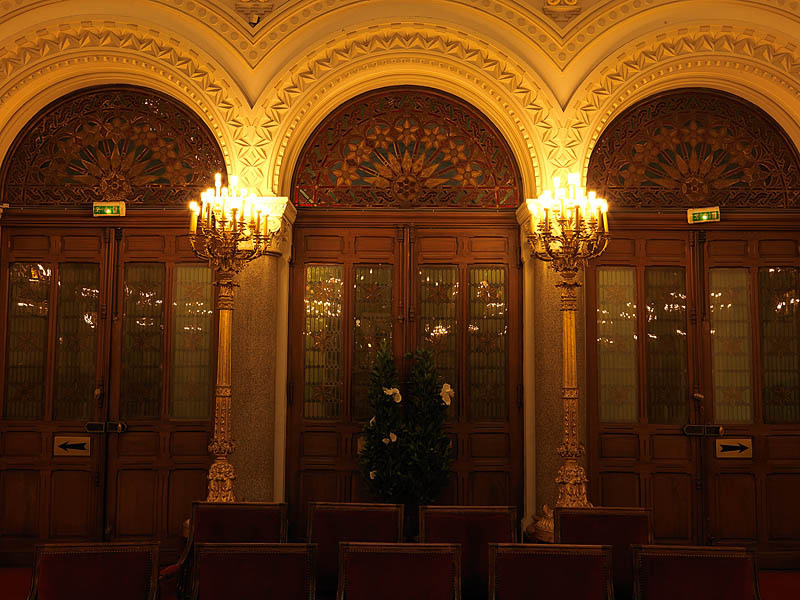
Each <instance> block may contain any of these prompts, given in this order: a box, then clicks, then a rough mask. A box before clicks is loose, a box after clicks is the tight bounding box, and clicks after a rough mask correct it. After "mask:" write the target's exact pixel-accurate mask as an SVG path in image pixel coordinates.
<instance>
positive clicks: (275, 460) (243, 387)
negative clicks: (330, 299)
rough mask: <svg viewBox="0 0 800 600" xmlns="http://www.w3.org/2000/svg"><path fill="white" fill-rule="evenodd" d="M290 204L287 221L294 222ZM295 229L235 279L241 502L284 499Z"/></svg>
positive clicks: (236, 458)
mask: <svg viewBox="0 0 800 600" xmlns="http://www.w3.org/2000/svg"><path fill="white" fill-rule="evenodd" d="M294 215H295V211H294V208H293V207H292V206H291V205H289V206H287V207H286V213H285V214H284V217H285V218H287V220H288V221H289V222H290V223H291V222H293V221H294ZM290 248H291V230H289V231H288V232H287V235H286V239H285V241H284V243H283V245H282V246H281V251H282V254H268V255H265V256H263V257H261V258H258V259H256V260H254V261H253V262H252V263H250V264H249V265H248V266H247V268H246V269H244V270H243V271H242V272H241V273H240V274H239V276H238V277H237V278H236V282H237V283H238V284H239V287H238V288H237V289H236V304H235V306H234V311H233V339H232V344H231V345H232V362H233V364H232V369H233V372H232V377H231V395H232V410H233V428H232V437H233V439H234V440H235V442H236V452H234V453H233V454H232V455H231V457H230V461H231V463H233V466H234V468H235V469H236V500H237V501H239V502H280V501H283V499H284V491H283V479H284V470H285V458H284V457H285V444H286V442H285V440H286V347H287V323H288V289H289V266H288V257H289V251H290Z"/></svg>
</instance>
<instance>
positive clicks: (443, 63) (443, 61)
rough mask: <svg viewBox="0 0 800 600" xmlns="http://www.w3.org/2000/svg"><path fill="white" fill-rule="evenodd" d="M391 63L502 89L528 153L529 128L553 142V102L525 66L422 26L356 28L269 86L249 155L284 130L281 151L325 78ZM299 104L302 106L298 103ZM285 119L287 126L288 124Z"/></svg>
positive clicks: (330, 80)
mask: <svg viewBox="0 0 800 600" xmlns="http://www.w3.org/2000/svg"><path fill="white" fill-rule="evenodd" d="M393 61H394V62H395V63H407V62H416V63H418V64H420V65H424V66H425V67H426V68H429V67H433V68H435V69H437V70H441V69H444V70H445V71H448V72H449V73H451V74H452V73H453V72H454V70H458V71H459V75H461V76H462V77H464V78H465V79H466V81H465V83H466V84H467V85H470V84H471V83H472V82H479V84H480V82H481V81H482V82H483V83H482V85H483V87H484V88H485V89H486V88H488V89H492V88H494V89H496V90H502V91H503V93H504V94H505V96H506V97H507V98H513V100H514V103H515V104H516V106H514V105H512V104H511V103H508V110H509V111H512V118H514V119H515V120H516V121H517V122H518V123H520V125H519V127H520V130H521V131H522V133H523V135H526V144H527V145H528V146H529V153H530V154H532V155H535V152H533V146H532V144H533V143H534V142H533V141H532V137H533V136H532V135H531V131H530V130H532V129H540V130H541V131H542V138H543V141H544V143H545V145H548V143H549V142H550V140H549V137H551V132H552V130H553V126H552V124H550V123H549V122H548V118H549V115H550V110H549V109H550V106H549V102H546V101H545V100H544V99H543V98H541V97H540V96H541V94H540V88H539V86H538V85H536V83H535V82H533V81H532V80H531V78H530V75H529V74H528V73H527V72H526V70H525V69H523V68H522V67H521V66H519V65H517V64H515V63H513V62H512V61H511V60H510V59H509V58H508V57H507V56H505V55H502V54H500V53H498V52H494V51H492V50H491V49H490V48H487V47H486V46H485V45H484V46H483V47H482V46H481V44H480V43H479V42H478V41H477V40H471V39H469V38H465V37H464V36H461V37H460V36H458V35H456V34H451V33H449V32H441V31H420V30H419V29H408V30H405V29H398V30H394V31H378V32H375V31H370V30H368V31H362V32H353V33H351V34H349V35H348V36H347V37H345V38H343V39H339V40H337V41H335V42H329V43H328V44H327V45H326V46H325V47H324V49H322V50H321V51H319V52H317V53H316V54H313V53H312V54H311V55H310V57H309V58H308V59H307V61H305V62H303V63H301V64H298V65H297V66H295V67H294V68H292V69H291V70H290V72H289V74H288V75H287V76H286V77H284V78H283V79H282V80H281V81H278V82H276V83H275V84H274V85H271V86H270V90H271V94H270V96H269V97H267V98H266V99H265V100H264V101H262V102H261V103H260V105H259V106H261V108H262V110H263V111H264V117H263V119H262V120H261V121H260V122H259V123H258V125H257V126H256V128H255V130H256V131H255V137H254V138H253V139H252V147H251V148H250V149H249V152H248V154H249V155H251V156H253V157H255V156H259V155H260V156H261V157H262V158H265V157H266V156H267V153H268V147H269V146H270V145H271V144H272V143H273V140H274V139H276V134H277V132H278V131H280V132H281V133H282V134H283V135H282V136H281V139H284V142H282V145H283V146H284V148H282V149H281V150H279V155H282V153H283V152H284V151H285V145H286V142H285V138H286V131H284V129H286V128H289V129H290V131H291V129H293V128H294V127H295V126H296V123H297V122H298V121H299V119H300V118H301V117H302V116H303V114H305V112H306V111H307V110H308V109H309V108H310V107H311V106H312V105H313V102H314V101H313V100H312V99H310V98H309V97H307V94H309V92H310V90H312V89H314V90H315V93H316V94H318V95H319V94H320V93H322V90H321V89H317V88H318V86H319V85H320V83H321V82H322V81H323V80H324V81H325V85H328V88H329V90H330V89H332V88H333V87H334V86H335V85H336V83H337V81H343V80H344V79H345V78H346V77H347V76H348V73H353V72H355V71H357V70H364V69H366V70H374V71H375V72H376V73H379V72H380V71H381V70H382V69H385V67H387V66H388V67H390V66H391V64H392V62H393ZM354 65H357V66H354ZM470 70H472V71H473V73H475V74H477V73H479V74H480V77H477V76H476V75H475V74H472V75H470ZM497 97H498V98H499V97H500V96H499V95H497ZM345 99H346V97H343V98H342V100H343V101H344V100H345ZM298 102H303V104H300V105H299V104H298ZM506 102H507V101H506ZM479 108H480V107H479ZM522 115H524V118H523V117H522ZM523 120H524V123H523ZM285 123H287V124H289V125H284V124H285ZM526 130H527V133H526ZM280 160H281V158H280V156H279V157H278V163H277V164H276V166H279V164H280ZM274 177H275V178H276V179H275V182H276V183H277V181H278V178H279V175H278V173H274Z"/></svg>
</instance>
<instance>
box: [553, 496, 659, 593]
mask: <svg viewBox="0 0 800 600" xmlns="http://www.w3.org/2000/svg"><path fill="white" fill-rule="evenodd" d="M553 519H554V532H553V534H554V541H555V543H557V544H604V545H609V546H611V547H612V549H613V556H614V561H613V577H614V592H615V594H616V597H617V598H618V599H620V600H629V599H630V598H631V596H632V594H633V557H632V554H631V546H632V545H633V544H652V543H653V527H652V512H651V511H650V509H646V508H610V507H593V508H556V509H555V511H554V512H553Z"/></svg>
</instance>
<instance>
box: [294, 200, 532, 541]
mask: <svg viewBox="0 0 800 600" xmlns="http://www.w3.org/2000/svg"><path fill="white" fill-rule="evenodd" d="M494 216H495V217H497V216H496V215H494ZM336 221H337V219H335V218H332V217H331V216H329V215H325V216H324V217H322V218H320V217H318V216H317V215H315V214H314V213H313V212H312V213H310V214H308V213H306V214H303V213H301V214H299V215H298V219H297V223H296V226H295V231H294V258H293V266H292V272H291V290H290V297H291V298H292V301H291V309H290V342H289V346H290V367H289V376H290V396H289V397H290V406H289V442H288V461H287V470H288V473H287V476H288V484H289V485H288V491H289V504H290V507H291V511H292V515H291V518H292V523H293V525H294V527H295V528H296V530H297V532H298V533H300V534H301V535H302V534H303V533H304V524H305V515H306V507H307V504H308V502H310V501H367V500H372V499H371V498H369V497H368V495H367V493H366V490H365V487H364V485H363V481H362V479H361V475H360V474H359V473H358V470H357V466H356V460H357V457H358V452H359V449H360V439H361V434H362V431H363V426H364V423H365V422H367V421H368V420H369V419H370V417H371V416H372V413H371V412H370V405H369V399H368V398H367V385H368V382H369V373H370V368H371V363H372V358H373V356H374V352H375V349H376V348H377V347H378V345H379V344H380V343H381V342H382V341H383V340H387V341H388V342H389V343H390V344H391V347H392V348H393V349H394V352H395V357H396V363H397V365H398V368H399V370H400V373H401V379H402V377H403V376H404V374H405V370H406V369H407V367H408V361H407V360H406V359H404V356H405V355H406V353H407V352H410V351H413V350H414V349H415V348H430V349H431V350H432V351H433V355H434V360H435V364H436V367H437V369H438V372H439V374H440V375H441V376H442V379H443V381H445V382H448V383H450V384H451V385H452V387H453V388H454V390H455V398H454V401H453V403H452V404H451V406H450V409H449V413H448V425H447V428H448V431H449V433H450V435H451V437H452V448H453V455H454V457H455V460H454V463H453V469H452V470H453V475H452V478H451V481H450V485H449V487H448V488H447V489H446V490H445V492H444V493H443V494H442V496H441V498H440V502H442V503H448V504H476V505H519V504H520V502H521V498H522V492H521V490H522V464H521V457H522V432H521V423H522V418H521V412H522V410H521V404H520V401H519V399H520V397H521V375H520V364H521V293H520V281H519V279H520V277H519V273H520V268H519V264H520V259H519V243H518V239H519V228H518V226H517V225H516V223H515V222H514V221H513V218H509V217H507V216H504V217H502V218H494V219H492V218H488V219H487V218H485V217H484V218H483V219H481V218H479V217H477V216H473V217H472V218H469V217H466V216H464V215H459V216H458V218H457V219H451V220H450V221H449V222H448V221H447V220H445V219H443V218H442V217H441V216H436V215H427V217H426V216H422V217H420V216H417V220H416V221H412V222H409V215H407V214H398V215H394V216H393V217H386V218H384V219H382V220H378V219H377V218H375V217H370V218H366V217H365V218H364V219H363V220H362V222H361V223H358V222H357V220H356V219H354V218H353V217H342V218H341V220H339V222H338V223H337V222H336ZM354 221H356V224H354Z"/></svg>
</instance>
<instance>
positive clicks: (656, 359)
mask: <svg viewBox="0 0 800 600" xmlns="http://www.w3.org/2000/svg"><path fill="white" fill-rule="evenodd" d="M644 275H645V277H644V287H645V304H646V307H647V320H646V324H645V331H646V335H647V337H646V340H645V348H646V357H647V418H648V419H649V421H650V423H658V424H666V425H680V424H683V423H686V422H687V421H688V417H689V413H688V394H689V369H688V356H687V343H686V340H687V328H686V279H685V274H684V270H683V268H676V267H652V268H648V269H646V270H645V274H644Z"/></svg>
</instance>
